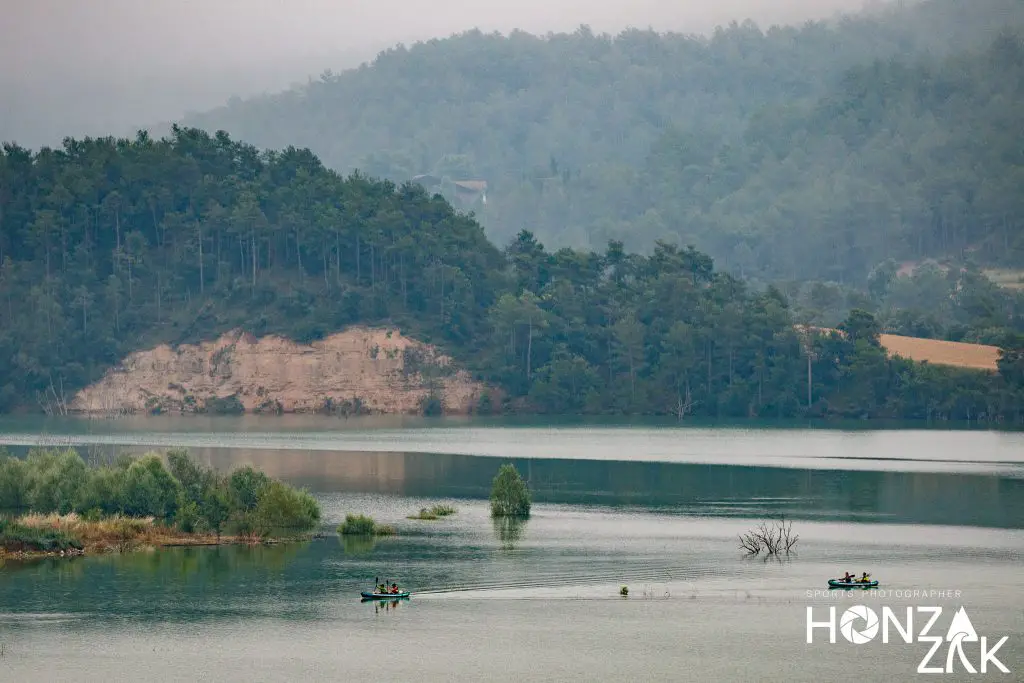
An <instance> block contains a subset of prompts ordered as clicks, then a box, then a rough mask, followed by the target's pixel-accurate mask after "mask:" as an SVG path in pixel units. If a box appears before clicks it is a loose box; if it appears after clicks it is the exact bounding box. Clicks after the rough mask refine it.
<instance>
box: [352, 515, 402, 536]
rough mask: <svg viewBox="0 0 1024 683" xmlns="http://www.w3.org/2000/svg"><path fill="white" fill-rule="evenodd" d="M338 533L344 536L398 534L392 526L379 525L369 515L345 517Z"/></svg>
mask: <svg viewBox="0 0 1024 683" xmlns="http://www.w3.org/2000/svg"><path fill="white" fill-rule="evenodd" d="M338 533H339V534H341V535H342V536H394V535H395V534H397V533H398V532H397V530H396V529H395V527H393V526H391V525H390V524H377V523H376V522H375V521H373V517H369V516H367V515H345V521H344V522H342V523H341V524H340V525H339V526H338Z"/></svg>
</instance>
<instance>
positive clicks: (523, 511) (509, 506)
mask: <svg viewBox="0 0 1024 683" xmlns="http://www.w3.org/2000/svg"><path fill="white" fill-rule="evenodd" d="M491 515H492V516H493V517H529V516H530V492H529V490H528V489H527V488H526V482H525V481H523V478H522V477H521V476H519V472H518V471H517V470H516V468H515V466H514V465H512V464H511V463H507V464H505V465H502V466H501V469H499V470H498V474H497V475H496V476H495V477H494V484H493V485H492V487H491Z"/></svg>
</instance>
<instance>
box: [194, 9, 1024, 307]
mask: <svg viewBox="0 0 1024 683" xmlns="http://www.w3.org/2000/svg"><path fill="white" fill-rule="evenodd" d="M1015 30H1016V31H1018V33H1014V31H1015ZM1020 32H1024V4H1022V3H1020V2H1019V1H1018V0H975V1H973V2H961V1H960V0H927V1H926V2H922V3H912V4H909V6H906V7H904V6H903V4H902V3H899V4H895V5H892V6H889V7H887V8H883V9H880V10H877V11H873V12H867V13H864V14H860V15H854V16H850V17H847V18H845V19H842V20H839V21H833V22H809V23H807V24H805V25H803V26H800V27H771V28H769V29H767V30H762V29H761V28H759V27H757V26H755V25H754V24H752V23H750V22H746V23H743V24H733V25H731V26H729V27H725V28H722V29H720V30H718V31H716V32H715V33H714V34H713V35H710V36H707V37H703V36H688V35H679V34H659V33H655V32H651V31H639V30H629V31H625V32H623V33H621V34H620V35H617V36H608V35H595V34H593V33H592V32H591V31H590V30H588V29H587V28H586V27H582V28H580V29H579V30H578V31H576V32H575V33H573V34H556V35H548V36H533V35H529V34H526V33H522V32H514V33H512V34H510V35H508V36H501V35H497V34H494V35H485V34H482V33H479V32H468V33H464V34H461V35H457V36H453V37H451V38H448V39H445V40H433V41H429V42H426V43H418V44H416V45H414V46H412V47H408V48H406V47H404V46H399V47H397V48H395V49H392V50H388V51H386V52H383V53H381V54H380V55H379V56H378V57H377V58H376V59H375V60H374V61H373V62H372V63H370V64H366V65H364V66H363V67H361V68H359V69H354V70H349V71H344V72H342V73H338V74H333V73H329V72H326V73H325V74H324V75H323V76H322V78H321V79H320V80H318V81H314V82H311V83H309V84H308V85H307V86H305V87H303V88H300V89H294V90H290V91H287V92H285V93H281V94H278V95H272V96H265V97H261V98H256V99H251V100H245V101H242V100H235V101H232V102H231V103H229V104H228V105H227V106H225V107H223V108H221V109H218V110H215V111H212V112H208V113H205V114H201V115H195V116H192V117H190V118H188V119H187V120H186V123H187V124H188V125H190V126H191V125H194V126H197V127H199V128H203V129H207V130H218V129H224V130H227V131H228V132H229V133H231V134H232V135H233V136H236V137H239V138H241V139H245V140H247V141H249V142H252V143H254V144H257V145H260V146H263V147H267V148H282V147H284V146H287V145H291V144H294V145H298V146H302V147H309V148H310V149H311V150H313V152H314V153H316V154H317V155H319V156H320V158H322V159H323V160H324V162H325V163H326V165H328V166H329V167H331V168H334V169H336V170H339V171H341V172H342V173H348V172H350V171H352V170H354V169H359V170H361V171H363V172H365V173H367V174H368V175H370V176H374V177H384V178H388V179H391V180H393V181H395V182H397V183H401V182H403V181H405V180H409V179H411V178H414V177H417V176H422V175H427V176H429V177H430V178H432V179H441V180H442V181H443V180H445V179H447V180H448V181H459V180H475V181H485V182H486V183H487V191H486V193H476V194H474V193H469V194H468V195H463V196H460V194H459V192H458V191H456V190H454V189H453V186H452V185H451V183H450V182H449V184H448V185H445V184H444V183H441V189H442V190H443V191H445V194H446V196H447V197H448V198H449V199H450V200H452V201H453V202H455V203H456V205H457V206H458V207H459V208H466V209H471V210H473V211H475V213H476V215H477V218H478V219H479V220H480V222H481V223H482V224H483V225H484V226H485V228H486V229H487V231H488V234H489V236H490V237H491V238H492V239H493V240H494V241H495V242H497V243H499V244H504V243H507V242H508V241H509V240H511V239H513V238H514V236H515V235H516V234H518V232H519V231H520V230H522V229H527V230H530V231H531V232H533V233H534V234H535V235H537V237H538V239H540V240H542V241H543V242H545V243H546V244H549V245H552V246H553V247H561V246H570V247H582V248H590V249H599V250H600V249H603V248H604V245H605V244H606V243H607V242H608V241H609V240H616V241H621V242H623V244H624V245H625V247H626V248H627V249H629V250H636V251H642V252H645V253H648V254H649V253H650V252H651V249H653V247H654V243H655V241H656V240H658V239H662V240H665V241H668V242H670V243H675V244H677V245H680V246H682V245H686V244H694V245H695V246H696V247H697V248H699V249H701V250H702V251H704V252H706V253H708V254H710V255H711V256H713V257H714V258H715V260H716V262H717V263H719V264H720V265H721V266H722V267H723V268H724V269H725V270H728V271H729V272H732V273H734V274H737V275H739V276H741V277H744V278H755V279H758V280H761V281H763V282H782V281H786V280H818V281H826V282H827V281H832V282H836V283H841V284H843V285H846V286H849V285H854V286H857V287H859V288H862V289H863V288H864V287H865V286H866V281H867V278H868V276H869V274H870V273H871V271H872V270H873V269H874V268H875V267H876V266H878V264H880V263H881V262H882V261H884V260H885V259H887V258H890V257H891V258H894V259H896V260H897V261H911V260H913V261H917V260H920V259H922V258H925V257H933V258H939V259H943V258H950V257H952V258H955V259H959V260H961V261H962V260H963V259H964V258H965V256H966V257H969V258H972V259H974V260H975V261H976V262H978V263H982V264H987V265H994V264H995V265H1004V266H1007V267H1020V266H1022V265H1024V242H1022V239H1024V238H1022V237H1021V235H1022V234H1024V231H1022V230H1021V228H1022V226H1021V224H1020V220H1021V219H1020V216H1021V215H1024V214H1022V208H1024V207H1022V206H1021V193H1020V192H1019V191H1017V189H1016V188H1019V187H1020V186H1021V181H1022V180H1024V171H1022V167H1024V156H1022V155H1021V150H1020V145H1019V125H1017V123H1016V121H1017V119H1018V118H1019V112H1020V111H1022V110H1024V86H1022V83H1024V48H1022V47H1021V42H1020ZM430 182H431V184H432V185H433V183H434V182H435V181H434V180H431V181H430ZM428 189H431V188H428Z"/></svg>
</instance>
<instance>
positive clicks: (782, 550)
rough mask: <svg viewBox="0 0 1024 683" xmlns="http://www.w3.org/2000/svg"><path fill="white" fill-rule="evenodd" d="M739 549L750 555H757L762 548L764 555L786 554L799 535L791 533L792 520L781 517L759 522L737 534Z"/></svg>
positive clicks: (790, 550) (798, 538)
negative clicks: (744, 531)
mask: <svg viewBox="0 0 1024 683" xmlns="http://www.w3.org/2000/svg"><path fill="white" fill-rule="evenodd" d="M739 539H740V549H741V550H745V551H746V552H747V553H748V554H750V555H758V554H760V553H761V551H762V550H763V551H764V553H765V556H766V557H770V556H772V555H788V554H790V552H792V550H793V546H795V545H796V542H797V541H798V540H800V536H799V535H797V534H794V533H793V522H787V521H786V519H785V518H784V517H783V518H781V519H778V520H775V521H773V522H767V521H766V522H761V523H760V524H758V525H757V527H756V528H754V529H751V530H750V531H748V532H747V533H745V534H740V535H739Z"/></svg>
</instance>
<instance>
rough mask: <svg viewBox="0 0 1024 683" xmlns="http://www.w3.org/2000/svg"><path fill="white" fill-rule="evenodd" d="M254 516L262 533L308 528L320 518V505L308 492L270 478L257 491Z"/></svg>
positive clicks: (312, 526) (311, 527) (304, 529)
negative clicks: (258, 494)
mask: <svg viewBox="0 0 1024 683" xmlns="http://www.w3.org/2000/svg"><path fill="white" fill-rule="evenodd" d="M255 516H256V518H257V520H258V525H259V527H260V531H261V532H262V534H263V535H265V534H274V533H279V532H288V531H293V532H294V531H309V530H311V529H313V528H314V527H315V526H316V525H317V523H318V522H319V521H320V506H319V505H317V502H316V499H314V498H313V496H311V495H309V493H307V492H305V491H299V490H297V489H294V488H292V487H291V486H287V485H286V484H282V483H281V482H278V481H272V482H270V483H269V484H267V485H266V486H265V487H263V490H262V491H261V492H260V498H259V502H258V503H257V505H256V510H255Z"/></svg>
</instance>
